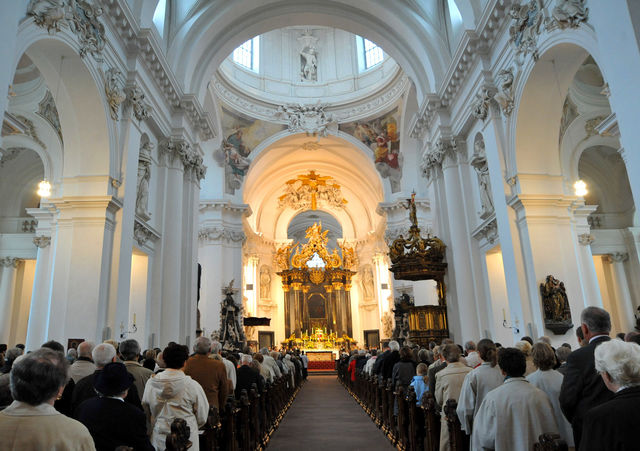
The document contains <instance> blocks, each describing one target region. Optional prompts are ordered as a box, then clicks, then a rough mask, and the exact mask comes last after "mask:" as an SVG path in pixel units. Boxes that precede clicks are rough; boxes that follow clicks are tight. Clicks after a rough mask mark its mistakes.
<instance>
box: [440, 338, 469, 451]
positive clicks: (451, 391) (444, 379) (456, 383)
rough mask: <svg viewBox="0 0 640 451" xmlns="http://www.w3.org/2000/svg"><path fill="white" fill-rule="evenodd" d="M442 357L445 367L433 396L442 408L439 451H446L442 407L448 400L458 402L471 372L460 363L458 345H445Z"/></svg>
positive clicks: (445, 418)
mask: <svg viewBox="0 0 640 451" xmlns="http://www.w3.org/2000/svg"><path fill="white" fill-rule="evenodd" d="M442 356H443V357H444V359H445V360H446V362H447V366H446V368H444V369H443V370H442V371H440V372H439V373H438V378H437V379H436V387H435V393H434V396H435V398H436V402H437V403H438V405H440V406H441V407H442V415H441V417H440V451H447V450H448V449H449V448H450V446H449V426H448V425H447V417H446V415H445V414H444V406H445V404H446V402H447V401H448V400H449V399H453V400H455V401H457V400H458V397H459V396H460V390H461V389H462V383H463V382H464V378H465V376H466V375H467V374H468V373H470V372H471V371H473V370H472V369H471V368H469V367H468V366H467V365H465V364H464V363H462V362H460V348H458V345H455V344H448V345H445V346H444V347H443V349H442Z"/></svg>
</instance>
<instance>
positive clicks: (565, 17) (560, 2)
mask: <svg viewBox="0 0 640 451" xmlns="http://www.w3.org/2000/svg"><path fill="white" fill-rule="evenodd" d="M551 15H552V16H553V21H554V22H555V23H556V24H557V25H558V26H559V27H560V28H567V27H571V28H577V27H578V26H579V25H580V23H582V22H586V21H587V19H588V18H589V8H587V6H586V1H585V0H557V1H556V6H555V8H553V12H552V13H551Z"/></svg>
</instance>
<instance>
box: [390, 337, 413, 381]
mask: <svg viewBox="0 0 640 451" xmlns="http://www.w3.org/2000/svg"><path fill="white" fill-rule="evenodd" d="M415 375H416V363H415V362H414V361H413V352H411V349H410V348H408V347H407V346H404V347H403V348H402V349H401V350H400V361H399V362H398V363H396V364H395V365H394V366H393V372H392V375H391V380H392V381H393V387H394V389H395V387H397V385H398V384H400V385H402V386H403V387H404V388H407V387H408V386H409V384H410V383H411V381H412V380H413V376H415Z"/></svg>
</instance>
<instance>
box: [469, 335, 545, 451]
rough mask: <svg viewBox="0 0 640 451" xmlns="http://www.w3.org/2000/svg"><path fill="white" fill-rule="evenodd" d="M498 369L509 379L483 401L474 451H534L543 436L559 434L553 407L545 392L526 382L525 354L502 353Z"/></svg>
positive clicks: (512, 350) (507, 350)
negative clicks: (491, 450) (486, 450)
mask: <svg viewBox="0 0 640 451" xmlns="http://www.w3.org/2000/svg"><path fill="white" fill-rule="evenodd" d="M498 365H499V366H500V370H501V371H502V374H503V375H504V376H505V377H506V379H505V381H504V384H502V385H501V386H499V387H498V388H496V389H494V390H491V391H490V392H489V393H488V394H487V396H486V397H485V398H484V401H482V405H481V406H480V410H478V413H477V414H476V416H475V419H474V424H473V434H472V436H471V437H472V440H473V443H472V446H471V449H474V450H476V449H478V450H481V449H494V450H496V451H513V450H531V449H533V445H534V444H535V443H536V442H537V441H538V437H540V434H543V433H545V432H548V433H557V432H558V426H557V425H556V421H555V419H554V416H553V407H552V406H551V402H550V401H549V398H548V397H547V395H546V394H545V392H543V391H542V390H540V389H538V388H536V387H534V386H533V385H531V384H530V383H529V382H527V381H526V379H525V378H524V373H525V371H526V369H527V362H526V357H525V355H524V354H523V353H522V351H520V350H518V349H516V348H503V349H501V350H500V352H499V353H498Z"/></svg>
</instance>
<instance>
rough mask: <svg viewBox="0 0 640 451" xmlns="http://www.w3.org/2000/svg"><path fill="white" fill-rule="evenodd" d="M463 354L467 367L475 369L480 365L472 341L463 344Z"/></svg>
mask: <svg viewBox="0 0 640 451" xmlns="http://www.w3.org/2000/svg"><path fill="white" fill-rule="evenodd" d="M464 352H465V353H466V357H465V360H466V362H467V366H469V367H471V368H475V367H477V366H478V365H480V364H481V363H482V359H481V358H480V355H478V351H476V344H475V343H474V342H473V341H471V340H469V341H467V342H466V343H465V344H464Z"/></svg>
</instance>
